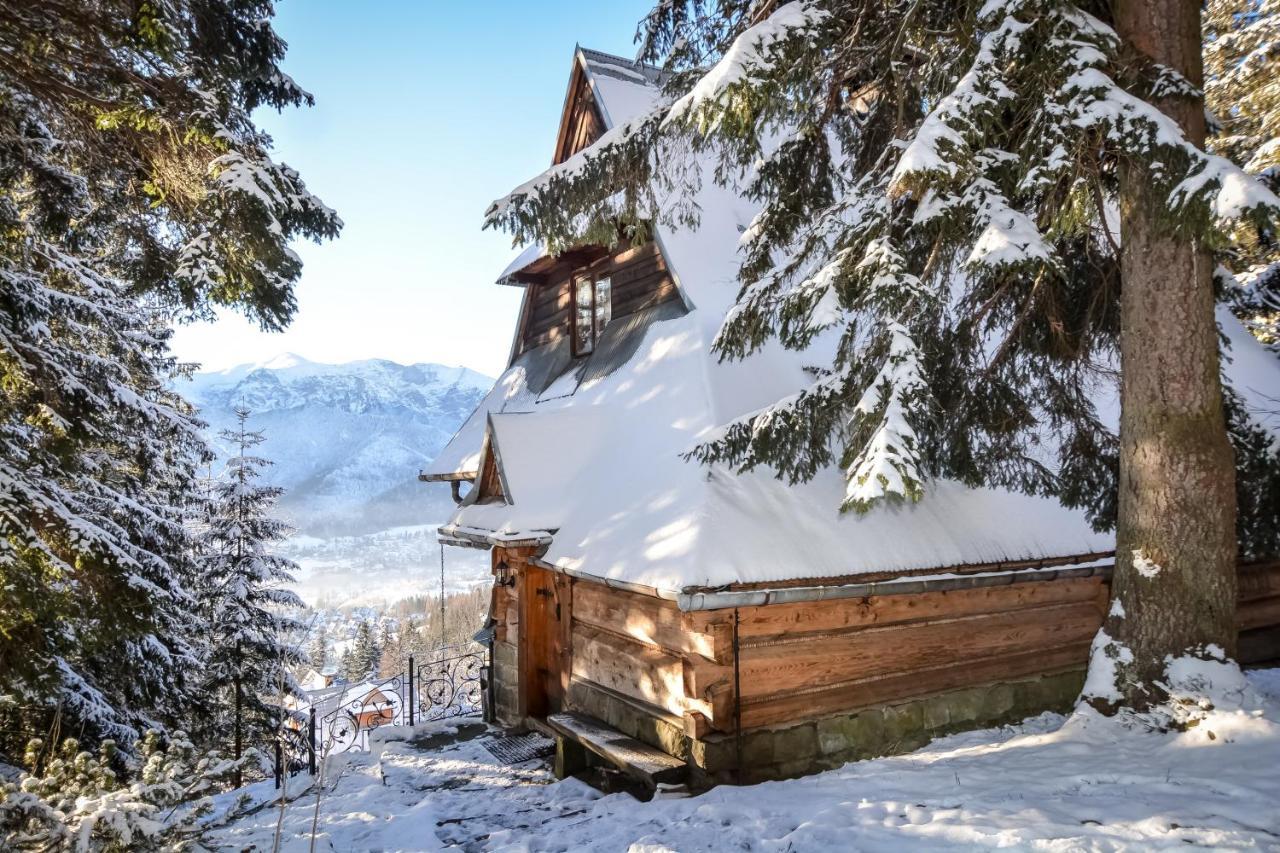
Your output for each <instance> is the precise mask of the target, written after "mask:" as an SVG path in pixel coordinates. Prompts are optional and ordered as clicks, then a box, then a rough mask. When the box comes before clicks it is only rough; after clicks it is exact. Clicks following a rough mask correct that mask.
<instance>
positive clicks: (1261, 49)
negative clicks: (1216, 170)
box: [1204, 0, 1280, 354]
mask: <svg viewBox="0 0 1280 853" xmlns="http://www.w3.org/2000/svg"><path fill="white" fill-rule="evenodd" d="M1204 24H1205V49H1204V63H1205V100H1206V103H1207V105H1208V107H1209V110H1210V112H1211V113H1212V114H1213V116H1214V119H1215V120H1216V121H1217V122H1218V123H1219V125H1220V126H1219V128H1218V133H1217V134H1216V136H1215V137H1214V138H1213V139H1212V140H1211V141H1210V146H1211V147H1212V148H1213V150H1214V151H1215V152H1216V153H1218V154H1221V155H1223V156H1224V157H1229V158H1231V160H1233V161H1234V162H1236V163H1238V164H1240V165H1241V166H1243V167H1244V169H1245V171H1247V172H1249V173H1250V174H1253V175H1257V176H1258V178H1259V179H1260V180H1262V181H1264V182H1265V183H1266V184H1267V185H1268V186H1269V187H1270V188H1271V189H1272V190H1273V191H1277V192H1280V73H1277V71H1276V65H1277V60H1278V59H1280V3H1277V2H1276V0H1210V2H1209V3H1207V4H1206V6H1205V16H1204ZM1247 236H1249V237H1252V236H1253V235H1247ZM1234 248H1235V253H1236V256H1237V257H1236V258H1235V264H1234V265H1235V268H1236V269H1237V270H1239V272H1238V274H1237V276H1236V279H1237V282H1236V288H1234V289H1233V290H1232V292H1230V293H1229V294H1228V295H1229V296H1230V297H1232V300H1233V307H1234V308H1235V310H1236V313H1237V314H1238V315H1239V316H1240V318H1241V319H1242V320H1243V321H1244V322H1245V324H1246V325H1247V326H1248V327H1249V329H1250V330H1251V331H1252V332H1253V333H1254V334H1255V335H1256V336H1257V337H1258V339H1259V340H1261V341H1262V342H1263V343H1265V344H1267V345H1268V346H1270V347H1271V348H1272V349H1273V350H1274V351H1276V353H1277V354H1280V241H1277V239H1276V235H1275V234H1274V233H1269V234H1264V235H1261V238H1260V239H1246V240H1242V241H1241V242H1240V243H1239V244H1238V245H1237V246H1235V247H1234Z"/></svg>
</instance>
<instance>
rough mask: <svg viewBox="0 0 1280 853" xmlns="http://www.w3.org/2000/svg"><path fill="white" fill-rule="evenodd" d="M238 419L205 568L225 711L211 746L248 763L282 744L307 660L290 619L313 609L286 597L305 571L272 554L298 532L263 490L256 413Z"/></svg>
mask: <svg viewBox="0 0 1280 853" xmlns="http://www.w3.org/2000/svg"><path fill="white" fill-rule="evenodd" d="M236 418H237V419H238V421H239V425H238V426H237V428H236V429H234V430H225V431H224V432H223V433H222V435H221V437H222V440H223V441H224V442H226V443H227V444H228V446H230V447H232V448H233V449H234V453H235V455H234V456H231V457H230V458H229V459H227V463H226V474H225V476H224V477H223V478H222V479H221V480H220V481H218V482H217V483H215V484H214V485H213V488H212V494H211V495H210V499H209V501H208V510H207V515H206V519H205V529H204V531H203V532H202V533H201V536H200V543H199V549H198V558H197V560H198V563H199V565H200V570H201V579H200V583H199V587H198V589H199V592H198V595H199V598H200V603H201V607H202V610H203V614H204V617H205V619H206V624H207V630H208V639H207V642H208V650H207V653H206V657H205V660H204V661H203V670H202V674H203V682H204V685H205V688H206V689H207V690H208V691H209V693H210V695H211V696H212V697H213V699H214V708H215V710H214V712H213V714H212V715H211V718H210V719H209V720H208V725H209V732H210V737H211V739H213V740H215V741H218V742H220V743H221V745H222V746H223V747H224V748H229V750H230V753H231V755H232V757H233V758H235V759H239V758H240V757H241V755H243V754H244V752H245V749H246V748H247V747H252V746H261V745H263V744H265V743H268V742H270V741H271V740H272V739H273V738H274V736H275V733H276V731H277V729H278V727H279V725H280V721H281V718H282V715H283V714H284V713H285V710H284V708H283V707H282V705H281V701H282V700H283V698H285V696H287V695H296V694H297V692H298V690H299V688H298V685H297V683H296V682H295V681H294V679H293V676H292V675H291V674H290V671H291V669H292V668H293V667H294V666H296V665H297V664H298V663H299V662H300V661H301V660H302V653H301V651H300V650H299V649H298V648H297V647H295V646H294V645H291V644H289V643H288V642H287V641H286V634H287V633H289V632H291V631H294V630H295V629H296V628H297V627H298V624H297V622H296V621H295V620H294V619H293V618H292V617H291V616H290V615H289V610H290V609H293V608H300V607H302V606H303V604H302V600H301V599H300V598H298V596H297V595H296V594H295V593H294V592H293V591H292V590H289V589H287V588H285V585H286V584H289V583H292V582H293V577H292V575H291V574H290V572H292V571H293V570H295V569H296V568H297V566H296V565H294V563H293V562H291V561H290V560H287V559H285V558H284V557H280V556H277V555H274V554H272V553H270V548H271V547H272V546H273V545H275V544H276V543H279V542H280V541H282V540H283V539H285V538H286V536H287V535H288V527H287V526H286V525H285V524H284V523H283V522H281V521H279V520H277V519H275V518H273V517H272V515H271V511H272V509H273V507H274V506H275V503H276V501H277V500H278V499H279V497H280V494H281V493H282V490H281V489H279V488H277V487H274V486H265V485H262V484H261V483H260V482H259V478H260V476H261V472H262V469H263V468H264V467H265V466H266V465H269V464H270V463H269V462H268V461H267V460H266V459H262V458H260V457H257V456H253V455H251V454H250V451H252V449H253V448H254V447H256V446H257V445H259V444H261V443H262V441H263V437H262V434H261V433H259V432H253V431H251V430H249V429H248V427H247V421H248V419H249V411H248V410H247V409H244V408H237V409H236ZM228 741H229V742H228Z"/></svg>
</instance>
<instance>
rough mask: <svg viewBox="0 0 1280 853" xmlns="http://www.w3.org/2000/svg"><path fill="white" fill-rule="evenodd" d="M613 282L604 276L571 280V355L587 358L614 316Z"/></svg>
mask: <svg viewBox="0 0 1280 853" xmlns="http://www.w3.org/2000/svg"><path fill="white" fill-rule="evenodd" d="M612 285H613V282H612V280H610V279H609V278H607V277H596V276H591V275H580V276H576V277H574V279H573V354H574V355H587V354H588V353H590V352H591V351H592V350H594V349H595V348H596V341H598V340H600V335H601V334H602V333H603V332H604V327H605V326H607V325H609V319H610V318H611V317H612V316H613V306H612V303H611V293H612V289H613V287H612Z"/></svg>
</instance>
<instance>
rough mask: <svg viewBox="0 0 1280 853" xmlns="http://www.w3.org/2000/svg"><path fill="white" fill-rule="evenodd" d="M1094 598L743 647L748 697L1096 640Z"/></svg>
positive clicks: (744, 685) (744, 688) (1098, 617)
mask: <svg viewBox="0 0 1280 853" xmlns="http://www.w3.org/2000/svg"><path fill="white" fill-rule="evenodd" d="M1101 616H1102V615H1101V613H1100V612H1099V610H1098V607H1097V604H1096V603H1095V602H1093V601H1089V602H1082V603H1070V604H1060V605H1051V606H1047V607H1037V608H1032V609H1025V610H1017V611H1013V612H1009V613H996V614H983V615H980V616H969V617H963V618H958V619H946V620H941V621H936V622H922V623H912V624H907V625H896V626H888V627H883V628H879V627H876V628H866V629H863V630H860V631H854V632H846V633H840V634H831V635H822V636H818V637H807V638H796V639H795V640H788V641H778V642H777V643H775V644H771V645H762V646H756V647H744V648H743V649H742V663H741V670H742V692H743V698H744V699H745V698H747V697H758V696H766V695H772V694H775V693H788V692H792V691H796V690H802V689H805V688H811V687H814V686H819V685H827V684H835V683H839V682H844V681H851V680H855V679H859V678H866V677H870V676H873V675H883V674H885V671H886V670H887V669H890V668H892V670H894V671H907V670H912V669H918V668H920V667H925V666H930V665H937V664H942V663H946V662H948V661H952V662H962V661H964V660H967V659H972V658H978V657H988V656H992V655H999V654H1017V653H1021V652H1024V651H1028V650H1033V649H1043V648H1055V647H1060V646H1063V645H1067V644H1070V643H1074V642H1077V641H1083V640H1088V639H1092V637H1093V635H1094V633H1096V632H1097V630H1098V626H1099V625H1100V624H1101V621H1102V619H1101Z"/></svg>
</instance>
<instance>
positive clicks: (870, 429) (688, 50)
mask: <svg viewBox="0 0 1280 853" xmlns="http://www.w3.org/2000/svg"><path fill="white" fill-rule="evenodd" d="M1157 21H1158V25H1157ZM639 35H640V38H641V42H642V46H641V52H640V58H641V59H644V60H647V61H650V62H653V63H655V64H660V65H662V67H663V68H664V69H665V71H666V72H667V74H666V78H665V80H666V82H665V88H666V94H667V97H666V99H665V100H664V102H663V103H662V104H660V105H659V106H658V107H657V108H656V109H655V110H654V111H652V112H651V113H650V114H648V115H646V116H643V117H641V118H638V119H635V120H632V121H631V122H630V123H628V124H625V125H623V126H621V127H619V128H615V129H613V130H612V131H610V132H609V134H607V135H606V137H605V138H604V139H602V141H601V142H600V143H599V144H597V146H596V147H595V148H594V149H593V150H591V151H590V152H588V153H587V154H586V155H583V156H580V157H578V158H575V160H574V162H573V163H572V164H571V165H570V166H568V167H557V168H556V169H554V170H552V171H550V172H548V173H546V174H545V175H544V176H543V177H542V178H540V179H536V180H535V181H533V182H530V183H529V184H526V185H525V186H523V187H521V188H520V190H518V191H517V192H516V193H514V194H512V195H511V196H508V197H507V198H504V199H501V200H499V201H498V202H496V203H495V204H494V205H493V206H492V207H491V208H490V210H489V211H488V215H487V224H488V225H489V226H490V227H502V228H505V229H507V230H508V231H510V232H511V233H512V234H513V235H514V236H515V238H516V239H517V241H520V242H533V241H537V240H542V241H545V242H546V243H547V244H548V246H549V247H550V248H551V250H552V251H560V250H564V249H566V248H568V247H571V246H574V245H577V244H580V243H583V242H604V243H612V242H616V241H617V240H619V239H626V238H628V237H632V238H634V237H638V236H642V235H643V234H645V233H646V231H647V229H648V226H649V223H651V222H652V221H654V220H655V219H656V220H658V221H660V222H663V223H664V224H666V225H669V226H672V227H680V226H688V225H690V224H692V223H694V222H696V221H697V218H698V213H699V211H698V209H697V207H696V205H695V204H694V203H693V200H692V199H693V196H692V191H693V190H694V189H695V188H696V187H697V186H699V185H700V183H701V182H704V181H715V182H718V183H721V184H726V185H732V186H734V187H737V188H739V189H740V190H741V191H743V192H744V193H745V194H746V195H747V196H748V197H749V198H750V199H751V200H753V201H755V202H757V203H758V204H759V213H758V215H757V216H756V217H755V219H754V221H753V222H752V223H751V224H750V225H749V227H747V229H746V231H745V233H744V234H743V235H742V240H741V251H742V265H741V270H740V278H741V281H740V287H741V289H740V292H739V297H738V301H737V304H736V306H735V307H734V308H733V309H732V310H731V312H730V313H729V315H728V317H727V319H726V320H725V322H724V325H723V327H722V328H721V330H720V334H719V337H718V339H717V343H716V346H717V348H718V350H719V352H720V353H721V355H722V356H723V357H725V358H730V359H736V358H742V357H745V356H747V355H749V354H751V353H752V352H754V351H755V350H757V349H758V348H760V347H761V346H763V345H765V344H766V342H768V341H770V340H777V341H780V342H781V343H782V344H783V345H784V346H786V347H789V348H792V349H796V350H809V351H810V352H811V353H812V356H813V359H814V362H815V378H814V381H813V384H812V385H811V386H810V387H809V388H807V389H806V390H804V391H802V392H801V393H799V394H798V395H795V396H793V397H790V398H787V399H785V400H782V401H779V402H778V404H776V405H775V406H773V407H770V408H767V409H765V410H764V411H761V412H757V413H755V414H753V415H752V416H750V417H749V418H747V419H745V420H743V421H741V422H739V423H735V424H732V425H730V426H729V427H727V428H726V429H725V430H723V431H722V432H721V433H720V434H718V435H716V436H714V437H713V438H712V439H711V440H709V441H708V442H707V443H705V444H704V445H702V446H700V447H698V448H697V449H696V450H695V451H694V453H693V456H695V457H696V458H698V459H700V460H702V461H704V462H725V463H729V464H732V465H735V466H737V467H738V468H740V469H750V468H753V467H755V466H759V465H767V466H770V467H772V469H773V470H774V471H775V472H776V473H777V475H778V476H779V477H782V478H784V479H788V480H790V481H797V480H804V479H807V478H809V477H811V476H812V475H813V474H814V473H815V472H816V471H817V470H818V469H819V468H821V467H823V466H826V465H829V464H833V463H834V464H838V465H840V466H841V468H842V469H843V470H844V471H845V476H846V484H847V488H846V494H845V498H844V502H843V507H842V508H843V509H844V510H846V511H856V512H869V511H876V510H877V509H878V507H879V505H880V504H883V503H895V502H904V501H906V502H910V501H917V500H922V499H927V495H928V489H929V481H930V480H931V479H933V478H936V477H950V478H954V479H957V480H959V481H961V482H963V483H966V484H969V485H979V484H991V485H999V486H1004V487H1009V488H1014V489H1018V490H1022V491H1026V492H1031V493H1038V494H1049V495H1055V496H1057V497H1058V498H1060V499H1062V500H1063V501H1064V502H1066V503H1067V504H1069V505H1071V506H1076V507H1082V508H1084V509H1085V510H1086V511H1087V512H1088V513H1089V514H1090V516H1091V518H1092V519H1093V520H1094V522H1095V524H1096V525H1097V526H1098V527H1099V528H1106V527H1110V526H1113V525H1114V526H1115V527H1116V529H1117V540H1118V542H1117V568H1116V576H1115V577H1116V579H1115V583H1114V592H1115V595H1116V596H1117V597H1118V598H1119V599H1120V600H1121V601H1122V602H1123V605H1124V612H1125V613H1127V614H1128V617H1127V618H1124V619H1121V618H1115V617H1113V618H1111V619H1110V620H1109V621H1108V624H1107V626H1106V630H1107V631H1108V632H1109V634H1110V636H1111V637H1113V638H1114V639H1115V643H1114V644H1113V645H1112V647H1111V653H1114V652H1115V650H1116V649H1118V648H1119V647H1120V646H1119V644H1123V645H1124V646H1126V647H1127V648H1128V651H1129V652H1131V653H1132V656H1133V657H1132V661H1133V662H1132V664H1130V665H1128V666H1126V667H1122V668H1121V669H1122V672H1121V677H1122V680H1123V682H1124V684H1123V688H1122V689H1123V695H1124V697H1125V700H1126V703H1127V704H1129V705H1131V706H1142V705H1145V704H1146V703H1148V702H1150V701H1153V700H1156V699H1158V693H1159V688H1158V687H1157V686H1156V685H1157V683H1158V681H1159V679H1160V677H1161V675H1162V672H1163V666H1164V660H1165V657H1166V655H1169V654H1172V655H1178V654H1182V653H1183V652H1186V651H1188V650H1192V649H1196V648H1200V647H1203V646H1204V645H1205V644H1207V643H1218V644H1219V645H1221V646H1222V647H1223V648H1226V649H1231V648H1233V647H1234V638H1235V626H1234V608H1235V560H1236V553H1237V548H1236V536H1235V535H1234V533H1235V529H1236V520H1237V519H1236V512H1235V506H1236V501H1237V497H1236V485H1237V484H1236V477H1235V471H1234V467H1233V465H1232V450H1233V448H1232V445H1231V443H1230V441H1229V438H1228V431H1227V429H1226V418H1225V416H1224V406H1223V394H1222V391H1221V388H1220V382H1219V353H1218V336H1217V330H1216V327H1215V325H1214V314H1213V310H1214V281H1213V280H1212V276H1213V272H1214V269H1215V264H1219V265H1221V266H1222V267H1223V274H1222V276H1221V278H1222V279H1225V278H1227V277H1228V276H1229V275H1230V272H1229V271H1228V270H1231V269H1234V270H1235V271H1236V272H1241V271H1242V270H1241V269H1240V268H1239V266H1238V265H1239V263H1240V262H1241V260H1242V259H1244V258H1246V257H1247V252H1246V250H1243V249H1237V247H1249V246H1259V245H1264V244H1266V243H1267V241H1268V240H1270V238H1271V234H1272V233H1273V220H1274V216H1275V215H1276V213H1277V211H1280V198H1277V196H1276V195H1275V194H1274V193H1273V192H1272V191H1271V190H1270V189H1269V188H1268V187H1267V185H1266V183H1265V181H1261V180H1258V179H1257V178H1256V177H1255V176H1254V175H1251V174H1250V173H1248V172H1247V171H1246V170H1245V169H1243V168H1241V166H1240V165H1238V164H1237V163H1235V162H1233V161H1232V160H1231V159H1229V158H1228V157H1225V156H1219V155H1216V154H1213V153H1206V151H1205V150H1204V143H1205V136H1206V122H1205V109H1204V94H1203V92H1202V89H1201V86H1202V83H1203V81H1202V61H1201V33H1200V18H1199V10H1198V8H1197V7H1195V6H1194V5H1192V4H1185V3H1176V2H1172V0H1170V1H1169V2H1165V1H1164V0H1145V1H1144V2H1134V0H1126V1H1125V2H1120V3H1116V4H1107V3H1100V2H1097V3H1095V2H1084V3H1071V2H1060V0H985V2H978V1H977V0H974V2H966V3H955V2H950V0H904V1H903V2H891V3H884V2H879V0H861V2H851V3H836V2H825V0H797V2H789V3H778V2H771V0H765V1H764V2H761V0H717V2H704V0H689V2H674V3H666V2H664V3H661V4H658V5H657V6H656V7H655V8H654V10H653V11H652V12H651V13H650V15H649V16H648V18H647V19H646V20H645V21H644V22H642V24H641V30H640V34H639ZM1263 133H1264V132H1259V134H1260V135H1262V134H1263ZM673 199H675V201H674V202H673ZM1233 265H1235V266H1233ZM815 342H819V345H818V346H814V344H815ZM1117 368H1119V379H1118V381H1117ZM1117 385H1118V386H1119V393H1120V399H1121V414H1120V429H1119V434H1118V435H1117V434H1116V433H1115V432H1113V431H1112V429H1111V428H1110V427H1109V426H1108V425H1107V421H1108V418H1107V415H1108V412H1105V411H1100V410H1099V408H1098V405H1097V401H1099V400H1107V399H1110V398H1111V397H1112V395H1113V393H1114V389H1115V388H1116V387H1117ZM1246 432H1247V430H1243V429H1237V430H1233V437H1234V438H1235V440H1236V449H1237V451H1239V450H1240V449H1241V447H1242V442H1243V440H1244V439H1243V436H1244V434H1245V433H1246ZM1255 449H1256V448H1255ZM1242 461H1245V460H1242ZM1254 461H1258V458H1257V457H1256V456H1255V457H1254ZM1274 461H1275V460H1274V457H1271V459H1270V461H1269V464H1261V465H1260V469H1261V471H1260V476H1262V477H1263V479H1264V480H1265V481H1268V482H1272V483H1273V482H1274V478H1275V477H1276V476H1277V473H1276V469H1275V465H1274ZM1261 462H1262V463H1268V460H1266V459H1262V460H1261ZM1242 467H1244V468H1246V469H1248V465H1247V464H1245V465H1243V466H1242ZM1249 473H1250V475H1251V476H1257V475H1259V470H1257V469H1249ZM1242 480H1243V478H1242ZM1170 507H1181V508H1182V510H1181V511H1175V510H1172V509H1170ZM1250 547H1251V546H1250ZM1151 565H1159V566H1162V567H1164V568H1165V569H1166V571H1164V572H1159V573H1150V572H1147V573H1142V572H1139V571H1137V570H1136V569H1135V566H1138V567H1149V566H1151Z"/></svg>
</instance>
